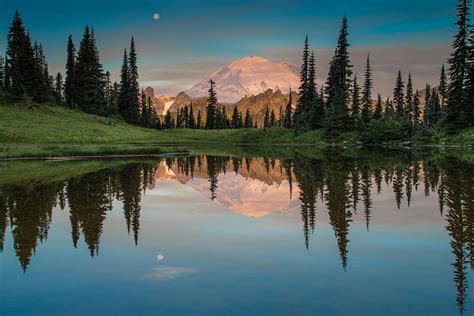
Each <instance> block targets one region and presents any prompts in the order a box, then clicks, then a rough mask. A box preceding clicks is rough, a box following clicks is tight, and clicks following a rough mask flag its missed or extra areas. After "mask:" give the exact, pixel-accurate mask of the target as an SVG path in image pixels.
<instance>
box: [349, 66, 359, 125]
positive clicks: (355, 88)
mask: <svg viewBox="0 0 474 316" xmlns="http://www.w3.org/2000/svg"><path fill="white" fill-rule="evenodd" d="M351 115H352V119H353V120H354V122H355V123H358V122H359V121H360V119H361V109H360V91H359V84H358V83H357V75H355V76H354V81H353V85H352V106H351Z"/></svg>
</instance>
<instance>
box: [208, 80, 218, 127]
mask: <svg viewBox="0 0 474 316" xmlns="http://www.w3.org/2000/svg"><path fill="white" fill-rule="evenodd" d="M209 85H210V87H209V98H208V101H207V106H206V129H216V128H217V126H216V119H217V111H218V109H217V95H216V91H215V85H216V83H215V82H214V81H213V80H212V79H211V80H209Z"/></svg>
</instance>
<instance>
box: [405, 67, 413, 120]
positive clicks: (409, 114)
mask: <svg viewBox="0 0 474 316" xmlns="http://www.w3.org/2000/svg"><path fill="white" fill-rule="evenodd" d="M405 105H406V110H405V114H406V119H407V120H408V121H409V122H413V107H414V99H413V82H412V80H411V74H408V83H407V91H406V96H405Z"/></svg>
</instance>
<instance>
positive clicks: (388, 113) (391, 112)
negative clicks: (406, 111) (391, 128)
mask: <svg viewBox="0 0 474 316" xmlns="http://www.w3.org/2000/svg"><path fill="white" fill-rule="evenodd" d="M394 117H395V108H394V107H393V102H392V100H390V98H387V100H386V101H385V111H384V118H385V119H388V120H390V119H393V118H394Z"/></svg>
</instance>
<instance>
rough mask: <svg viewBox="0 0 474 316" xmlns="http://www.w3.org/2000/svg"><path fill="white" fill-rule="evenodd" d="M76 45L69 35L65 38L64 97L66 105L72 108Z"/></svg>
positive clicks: (74, 88)
mask: <svg viewBox="0 0 474 316" xmlns="http://www.w3.org/2000/svg"><path fill="white" fill-rule="evenodd" d="M75 77H76V47H75V46H74V42H73V40H72V35H69V37H68V40H67V61H66V78H65V81H64V98H65V103H66V106H67V107H69V108H71V109H72V108H74V107H75V103H74V92H75V91H76V84H75V81H76V79H75Z"/></svg>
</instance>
